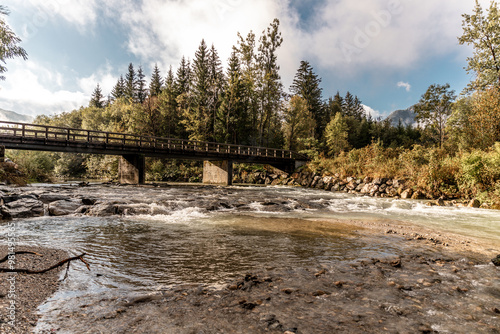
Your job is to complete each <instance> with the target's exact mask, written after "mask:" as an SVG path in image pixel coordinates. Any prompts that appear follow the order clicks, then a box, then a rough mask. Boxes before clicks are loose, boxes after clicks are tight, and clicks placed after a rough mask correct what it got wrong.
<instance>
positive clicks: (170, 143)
mask: <svg viewBox="0 0 500 334" xmlns="http://www.w3.org/2000/svg"><path fill="white" fill-rule="evenodd" d="M0 147H1V148H3V150H0V152H4V151H5V149H16V150H32V151H50V152H67V153H85V154H105V155H118V156H120V161H119V180H120V183H127V184H143V183H145V158H146V157H157V158H167V159H186V160H200V161H203V183H207V184H221V185H231V184H232V170H233V163H234V162H239V163H250V164H267V165H271V166H274V167H276V168H278V169H281V170H284V171H286V172H292V171H293V170H295V169H296V168H297V167H299V166H301V165H303V164H305V163H306V162H307V161H308V160H309V159H308V158H307V157H306V156H304V155H301V154H299V153H296V152H293V151H288V150H280V149H273V148H265V147H254V146H242V145H232V144H222V143H212V142H201V141H193V140H186V139H174V138H162V137H152V136H142V135H135V134H126V133H116V132H103V131H94V130H83V129H73V128H65V127H57V126H47V125H38V124H27V123H18V122H4V121H0ZM3 157H4V155H3V154H2V155H1V158H2V159H3ZM2 161H3V160H2Z"/></svg>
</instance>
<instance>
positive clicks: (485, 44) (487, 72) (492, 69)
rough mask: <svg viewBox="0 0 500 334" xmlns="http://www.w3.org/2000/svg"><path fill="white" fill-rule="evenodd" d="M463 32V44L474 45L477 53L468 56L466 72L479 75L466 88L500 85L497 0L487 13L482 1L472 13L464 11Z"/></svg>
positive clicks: (499, 36)
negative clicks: (484, 10)
mask: <svg viewBox="0 0 500 334" xmlns="http://www.w3.org/2000/svg"><path fill="white" fill-rule="evenodd" d="M462 16H463V18H464V20H463V23H462V27H463V35H462V36H461V37H459V39H458V41H459V42H460V44H468V45H472V47H473V48H474V53H473V55H472V57H468V58H467V62H468V66H467V72H468V73H471V72H473V73H474V74H475V75H476V78H475V79H474V80H473V81H472V82H471V83H470V84H469V85H468V87H467V89H466V91H467V92H471V91H475V90H483V89H485V88H488V87H490V86H491V85H493V86H496V87H499V86H500V15H499V11H498V5H497V3H496V1H491V4H490V8H489V10H488V11H487V14H486V15H485V14H484V12H483V9H482V7H481V5H480V4H479V1H478V0H476V6H475V8H474V13H473V14H472V15H469V14H464V15H462Z"/></svg>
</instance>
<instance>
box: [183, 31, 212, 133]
mask: <svg viewBox="0 0 500 334" xmlns="http://www.w3.org/2000/svg"><path fill="white" fill-rule="evenodd" d="M192 72H193V73H192V75H193V85H192V89H191V92H190V93H191V94H190V95H191V102H192V105H191V108H190V109H187V110H184V113H183V116H184V120H183V123H184V125H185V126H186V130H187V131H188V132H189V138H190V139H193V140H201V141H205V140H212V139H213V131H212V132H211V131H210V130H211V129H213V114H212V113H211V110H210V108H209V95H210V92H209V89H210V69H209V51H208V48H207V45H206V43H205V40H202V41H201V43H200V46H199V47H198V50H196V53H195V58H194V60H193V66H192Z"/></svg>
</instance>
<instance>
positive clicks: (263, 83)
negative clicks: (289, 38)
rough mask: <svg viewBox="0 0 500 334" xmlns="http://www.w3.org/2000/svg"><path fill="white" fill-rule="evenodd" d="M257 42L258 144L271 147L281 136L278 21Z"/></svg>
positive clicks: (279, 38) (281, 88)
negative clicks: (258, 71)
mask: <svg viewBox="0 0 500 334" xmlns="http://www.w3.org/2000/svg"><path fill="white" fill-rule="evenodd" d="M259 42H260V45H259V49H258V51H259V52H258V55H257V64H259V70H260V83H259V86H260V87H259V88H260V92H259V93H260V94H259V95H260V96H259V98H260V117H259V118H260V119H259V137H260V143H259V144H260V145H261V146H264V145H272V144H273V142H274V141H275V139H278V137H279V136H280V135H281V133H280V130H281V126H280V124H279V122H277V120H278V117H277V114H278V110H279V109H280V106H281V98H282V97H283V84H282V83H281V77H280V75H279V70H280V67H279V65H278V57H277V51H278V49H279V47H280V46H281V43H283V38H282V37H281V32H280V31H279V20H278V19H274V21H273V22H272V23H271V25H270V27H268V28H267V30H265V31H264V32H263V34H262V36H261V38H260V41H259Z"/></svg>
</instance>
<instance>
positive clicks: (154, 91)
mask: <svg viewBox="0 0 500 334" xmlns="http://www.w3.org/2000/svg"><path fill="white" fill-rule="evenodd" d="M162 87H163V79H162V78H161V75H160V69H159V68H158V65H157V64H155V67H154V69H153V74H152V75H151V82H150V83H149V94H150V95H151V96H159V95H160V93H161V90H162Z"/></svg>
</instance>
